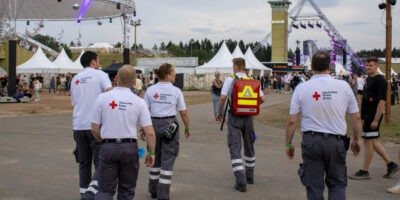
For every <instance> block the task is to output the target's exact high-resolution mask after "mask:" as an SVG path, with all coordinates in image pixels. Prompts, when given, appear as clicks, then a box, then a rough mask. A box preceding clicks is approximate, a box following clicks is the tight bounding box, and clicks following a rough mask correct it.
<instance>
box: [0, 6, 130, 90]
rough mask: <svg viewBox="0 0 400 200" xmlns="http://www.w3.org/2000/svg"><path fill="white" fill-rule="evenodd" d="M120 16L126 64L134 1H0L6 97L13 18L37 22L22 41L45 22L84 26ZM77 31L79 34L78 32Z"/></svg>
mask: <svg viewBox="0 0 400 200" xmlns="http://www.w3.org/2000/svg"><path fill="white" fill-rule="evenodd" d="M119 17H122V19H123V33H124V34H123V46H124V54H123V56H124V63H129V54H130V48H129V32H130V26H131V23H130V22H131V21H133V19H134V17H136V5H135V1H134V0H80V1H79V0H8V1H1V2H0V42H1V41H3V42H5V41H6V40H8V41H9V42H8V61H9V63H8V64H9V66H8V68H9V85H10V88H9V96H12V95H14V94H15V91H16V90H15V85H16V82H15V81H16V45H17V38H18V34H17V30H16V27H17V26H16V24H17V21H26V23H27V25H29V24H30V23H31V22H32V21H39V26H38V27H37V28H36V29H34V33H28V32H27V33H25V35H24V38H25V39H26V40H29V39H31V38H30V36H32V35H33V34H36V33H37V32H38V31H39V30H40V29H41V28H43V27H44V26H45V22H46V21H75V22H76V23H77V24H78V25H81V26H82V25H84V24H83V22H84V21H87V20H98V24H99V25H101V24H102V20H109V21H110V22H112V19H113V18H119ZM79 34H80V33H79Z"/></svg>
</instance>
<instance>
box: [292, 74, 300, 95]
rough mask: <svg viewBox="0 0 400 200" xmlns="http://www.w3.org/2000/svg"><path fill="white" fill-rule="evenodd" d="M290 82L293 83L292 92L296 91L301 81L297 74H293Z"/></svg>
mask: <svg viewBox="0 0 400 200" xmlns="http://www.w3.org/2000/svg"><path fill="white" fill-rule="evenodd" d="M292 82H293V91H294V90H295V89H296V87H297V85H299V84H300V82H301V80H300V76H299V73H297V72H296V73H294V76H293V78H292Z"/></svg>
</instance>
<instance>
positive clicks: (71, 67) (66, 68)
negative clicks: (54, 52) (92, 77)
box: [53, 48, 83, 74]
mask: <svg viewBox="0 0 400 200" xmlns="http://www.w3.org/2000/svg"><path fill="white" fill-rule="evenodd" d="M53 63H54V64H55V65H56V66H57V67H58V68H59V73H68V72H70V73H73V74H76V73H79V72H81V71H82V70H83V67H79V66H76V65H75V63H74V62H72V60H71V59H69V57H68V55H67V53H65V50H64V48H62V50H61V52H60V54H59V55H58V57H57V58H56V59H55V60H54V62H53Z"/></svg>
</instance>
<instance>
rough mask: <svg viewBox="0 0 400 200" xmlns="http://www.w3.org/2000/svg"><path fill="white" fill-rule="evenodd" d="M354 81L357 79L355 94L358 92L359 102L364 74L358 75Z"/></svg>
mask: <svg viewBox="0 0 400 200" xmlns="http://www.w3.org/2000/svg"><path fill="white" fill-rule="evenodd" d="M356 81H357V94H358V95H357V97H358V100H359V102H360V103H361V99H362V96H363V92H364V85H365V79H364V75H360V76H358V77H357V80H356Z"/></svg>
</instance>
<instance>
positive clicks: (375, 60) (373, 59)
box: [365, 56, 378, 63]
mask: <svg viewBox="0 0 400 200" xmlns="http://www.w3.org/2000/svg"><path fill="white" fill-rule="evenodd" d="M365 62H366V63H369V62H375V63H378V58H377V57H375V56H371V57H368V58H367V59H366V60H365Z"/></svg>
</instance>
